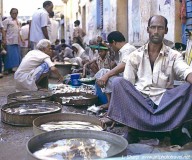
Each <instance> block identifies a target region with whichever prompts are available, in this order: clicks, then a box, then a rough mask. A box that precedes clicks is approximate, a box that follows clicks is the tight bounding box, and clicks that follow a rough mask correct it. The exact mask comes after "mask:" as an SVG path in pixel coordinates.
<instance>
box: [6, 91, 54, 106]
mask: <svg viewBox="0 0 192 160" xmlns="http://www.w3.org/2000/svg"><path fill="white" fill-rule="evenodd" d="M51 96H52V93H51V92H46V91H24V92H16V93H12V94H9V95H8V96H7V103H11V102H27V101H31V100H51Z"/></svg>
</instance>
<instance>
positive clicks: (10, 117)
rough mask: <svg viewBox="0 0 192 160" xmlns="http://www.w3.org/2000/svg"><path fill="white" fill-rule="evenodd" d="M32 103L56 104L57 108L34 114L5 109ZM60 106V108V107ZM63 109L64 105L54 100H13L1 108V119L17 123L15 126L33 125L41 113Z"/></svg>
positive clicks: (9, 122)
mask: <svg viewBox="0 0 192 160" xmlns="http://www.w3.org/2000/svg"><path fill="white" fill-rule="evenodd" d="M23 104H25V105H32V104H37V105H48V106H56V107H57V109H56V110H53V111H47V112H43V113H34V114H22V115H19V114H13V113H8V112H6V111H5V110H6V109H7V108H17V107H18V106H20V105H23ZM58 108H59V109H58ZM61 110H62V105H60V104H59V103H55V102H52V101H45V100H43V101H30V102H13V103H9V104H5V105H4V106H2V108H1V121H2V122H4V123H7V124H10V125H15V126H32V125H33V124H32V123H33V120H34V119H35V118H37V117H39V116H41V115H46V114H52V113H60V112H61Z"/></svg>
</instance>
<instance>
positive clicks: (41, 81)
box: [14, 39, 63, 91]
mask: <svg viewBox="0 0 192 160" xmlns="http://www.w3.org/2000/svg"><path fill="white" fill-rule="evenodd" d="M51 57H52V48H51V42H50V41H49V40H47V39H42V40H40V41H39V42H38V44H37V49H36V50H32V51H29V52H28V53H27V55H26V56H25V57H24V58H23V60H22V62H21V64H20V66H19V67H18V69H17V71H16V72H15V74H14V79H15V82H16V91H27V90H30V91H36V90H39V89H48V74H49V71H51V72H53V73H54V74H56V75H57V77H58V80H59V81H63V76H62V75H61V74H60V73H59V71H58V69H57V68H56V67H55V64H54V63H53V62H52V61H51Z"/></svg>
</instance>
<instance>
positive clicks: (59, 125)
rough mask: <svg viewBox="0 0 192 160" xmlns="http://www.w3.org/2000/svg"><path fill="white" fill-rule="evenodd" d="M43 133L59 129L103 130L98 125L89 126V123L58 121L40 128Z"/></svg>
mask: <svg viewBox="0 0 192 160" xmlns="http://www.w3.org/2000/svg"><path fill="white" fill-rule="evenodd" d="M40 128H41V129H43V130H44V131H53V130H60V129H88V130H95V131H102V130H103V128H102V127H101V126H99V125H94V124H91V123H90V122H82V121H58V122H48V123H45V124H42V125H41V126H40Z"/></svg>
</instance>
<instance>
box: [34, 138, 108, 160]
mask: <svg viewBox="0 0 192 160" xmlns="http://www.w3.org/2000/svg"><path fill="white" fill-rule="evenodd" d="M110 146H111V144H110V143H108V142H106V141H104V140H97V139H89V138H72V139H61V140H57V141H55V142H49V143H45V144H44V145H43V148H41V149H40V150H38V151H36V152H34V153H33V154H34V156H35V157H37V158H40V159H47V160H64V159H67V160H72V159H87V160H88V159H96V158H106V157H107V151H108V150H109V148H110Z"/></svg>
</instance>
